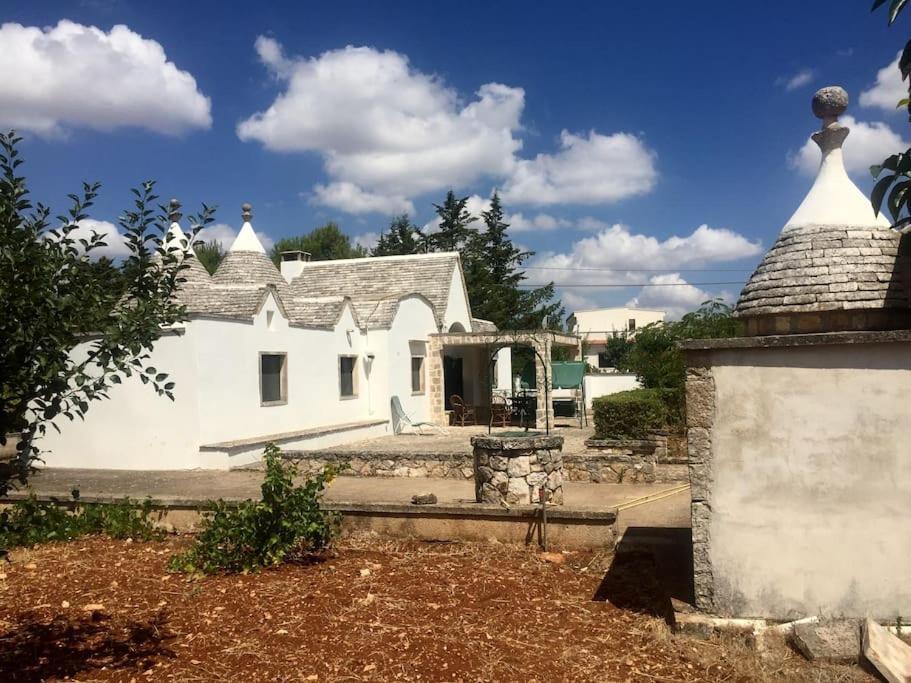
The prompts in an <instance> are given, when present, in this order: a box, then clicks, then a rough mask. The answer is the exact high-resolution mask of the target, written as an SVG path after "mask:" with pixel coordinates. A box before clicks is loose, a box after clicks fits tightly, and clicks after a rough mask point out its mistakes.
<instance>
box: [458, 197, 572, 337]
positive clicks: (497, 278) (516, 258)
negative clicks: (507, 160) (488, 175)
mask: <svg viewBox="0 0 911 683" xmlns="http://www.w3.org/2000/svg"><path fill="white" fill-rule="evenodd" d="M481 217H482V218H483V220H484V224H485V226H486V227H487V229H486V230H485V231H483V232H481V231H473V232H472V234H471V235H470V239H469V241H468V245H467V248H466V249H465V252H464V253H463V256H464V264H465V265H464V267H465V280H466V284H467V286H468V292H469V299H470V300H471V310H472V313H473V314H474V315H475V317H478V318H483V319H485V320H490V321H492V322H494V323H495V324H496V325H497V327H499V328H500V329H501V330H510V329H512V330H520V329H528V330H533V329H539V328H541V327H542V326H544V325H545V324H548V323H551V322H552V321H553V320H554V319H555V318H557V317H559V314H560V311H562V306H561V304H560V302H559V301H552V300H553V298H554V285H553V283H552V282H551V283H549V284H547V285H545V286H543V287H536V288H534V289H522V288H521V287H520V285H521V284H522V282H523V281H524V280H525V279H526V276H525V271H523V270H522V264H523V263H524V262H525V261H526V260H527V259H529V258H531V257H532V256H534V252H532V251H522V250H521V249H519V248H517V247H516V246H515V245H514V244H513V243H512V240H511V239H510V238H509V235H508V233H507V230H508V229H509V224H508V223H506V222H505V212H504V210H503V205H502V203H501V201H500V196H499V194H498V193H497V192H494V194H493V197H491V199H490V208H489V209H488V210H487V211H482V212H481Z"/></svg>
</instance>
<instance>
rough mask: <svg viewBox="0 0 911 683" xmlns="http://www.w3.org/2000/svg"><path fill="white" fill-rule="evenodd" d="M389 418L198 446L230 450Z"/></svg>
mask: <svg viewBox="0 0 911 683" xmlns="http://www.w3.org/2000/svg"><path fill="white" fill-rule="evenodd" d="M388 422H389V420H361V421H359V422H342V423H339V424H333V425H324V426H322V427H311V428H309V429H298V430H296V431H293V432H280V433H278V434H265V435H263V436H253V437H250V438H247V439H235V440H233V441H218V442H216V443H207V444H203V445H202V446H200V447H199V450H201V451H232V450H237V449H240V448H249V447H250V446H259V445H265V444H267V443H269V442H270V441H276V442H279V441H290V440H292V439H304V438H316V437H319V436H325V435H326V434H336V433H338V432H346V431H348V430H350V429H365V428H367V427H378V426H379V425H382V424H386V423H388Z"/></svg>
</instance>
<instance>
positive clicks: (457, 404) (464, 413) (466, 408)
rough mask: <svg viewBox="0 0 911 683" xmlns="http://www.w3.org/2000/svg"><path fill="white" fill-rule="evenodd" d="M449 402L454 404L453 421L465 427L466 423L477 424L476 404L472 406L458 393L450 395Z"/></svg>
mask: <svg viewBox="0 0 911 683" xmlns="http://www.w3.org/2000/svg"><path fill="white" fill-rule="evenodd" d="M449 404H450V405H451V406H452V421H453V422H454V423H456V424H459V425H461V426H462V427H464V426H465V425H473V424H477V420H476V418H475V411H474V406H470V405H468V404H467V403H465V401H464V400H463V399H462V397H461V396H459V395H458V394H453V395H452V396H450V397H449Z"/></svg>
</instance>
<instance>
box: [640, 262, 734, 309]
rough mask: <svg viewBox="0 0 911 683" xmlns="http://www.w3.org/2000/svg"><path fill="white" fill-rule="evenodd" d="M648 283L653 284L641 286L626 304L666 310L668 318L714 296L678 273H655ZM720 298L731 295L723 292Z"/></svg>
mask: <svg viewBox="0 0 911 683" xmlns="http://www.w3.org/2000/svg"><path fill="white" fill-rule="evenodd" d="M649 284H650V285H653V286H652V287H643V288H642V289H641V290H640V292H639V294H638V295H636V296H635V297H633V298H632V299H630V300H629V301H628V302H627V303H626V305H627V306H631V307H634V308H657V309H659V310H663V311H667V314H668V318H671V319H675V318H680V317H681V316H683V315H684V314H685V313H688V312H690V311H692V310H695V309H697V308H699V306H700V305H702V304H703V303H704V302H706V301H708V300H709V299H712V298H715V296H716V295H714V294H710V293H709V292H707V291H705V290H704V289H700V288H699V287H696V286H695V285H691V284H689V283H688V282H687V281H686V280H685V279H684V278H682V277H681V276H680V273H666V274H663V275H655V276H653V277H651V278H649ZM721 298H722V299H725V300H729V299H730V298H731V297H730V294H728V293H727V292H724V293H723V294H722V295H721Z"/></svg>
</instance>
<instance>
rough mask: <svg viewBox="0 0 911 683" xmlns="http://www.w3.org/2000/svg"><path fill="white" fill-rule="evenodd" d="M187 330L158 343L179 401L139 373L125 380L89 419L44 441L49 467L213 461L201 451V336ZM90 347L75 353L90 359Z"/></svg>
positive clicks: (175, 465) (63, 425) (159, 362)
mask: <svg viewBox="0 0 911 683" xmlns="http://www.w3.org/2000/svg"><path fill="white" fill-rule="evenodd" d="M182 332H183V333H182V334H167V335H165V336H163V337H161V338H160V339H159V340H158V342H157V343H156V344H155V347H154V350H153V352H152V360H151V363H150V364H151V365H152V366H154V367H155V368H157V369H159V370H160V371H161V372H166V373H168V375H169V376H170V378H169V381H173V382H174V383H175V386H174V401H171V400H170V399H168V398H167V397H165V396H159V395H158V394H156V393H155V390H154V389H152V388H151V386H150V385H147V384H143V383H142V382H141V381H140V379H139V377H138V376H136V375H134V376H133V377H128V378H124V380H123V383H122V384H119V385H114V386H112V387H111V390H110V392H109V395H110V400H107V401H103V400H102V401H94V402H93V403H92V404H91V405H90V407H89V410H88V412H87V413H86V416H85V421H84V422H83V421H81V420H78V419H77V420H75V421H73V422H71V421H69V420H67V419H66V418H65V417H64V416H60V417H59V418H58V419H57V420H56V421H55V422H56V424H57V426H58V427H59V428H60V433H59V434H58V433H57V431H56V430H54V429H53V428H49V429H48V432H47V435H46V436H45V438H43V439H42V440H41V442H40V444H39V445H40V447H41V448H42V450H43V451H44V453H43V458H44V464H45V465H46V466H47V467H96V468H105V469H183V468H189V467H206V466H208V465H211V463H210V462H209V460H210V458H209V456H206V455H200V454H199V453H198V450H197V446H198V439H199V417H198V412H197V399H198V396H197V386H196V376H197V368H196V358H195V353H194V349H195V348H196V346H197V344H198V337H197V336H196V334H195V330H194V329H193V327H192V325H188V326H187V327H186V328H184V329H183V330H182ZM87 349H88V345H86V344H83V345H80V346H79V347H77V348H76V349H75V351H74V356H75V358H77V359H83V358H85V354H86V351H87Z"/></svg>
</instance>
